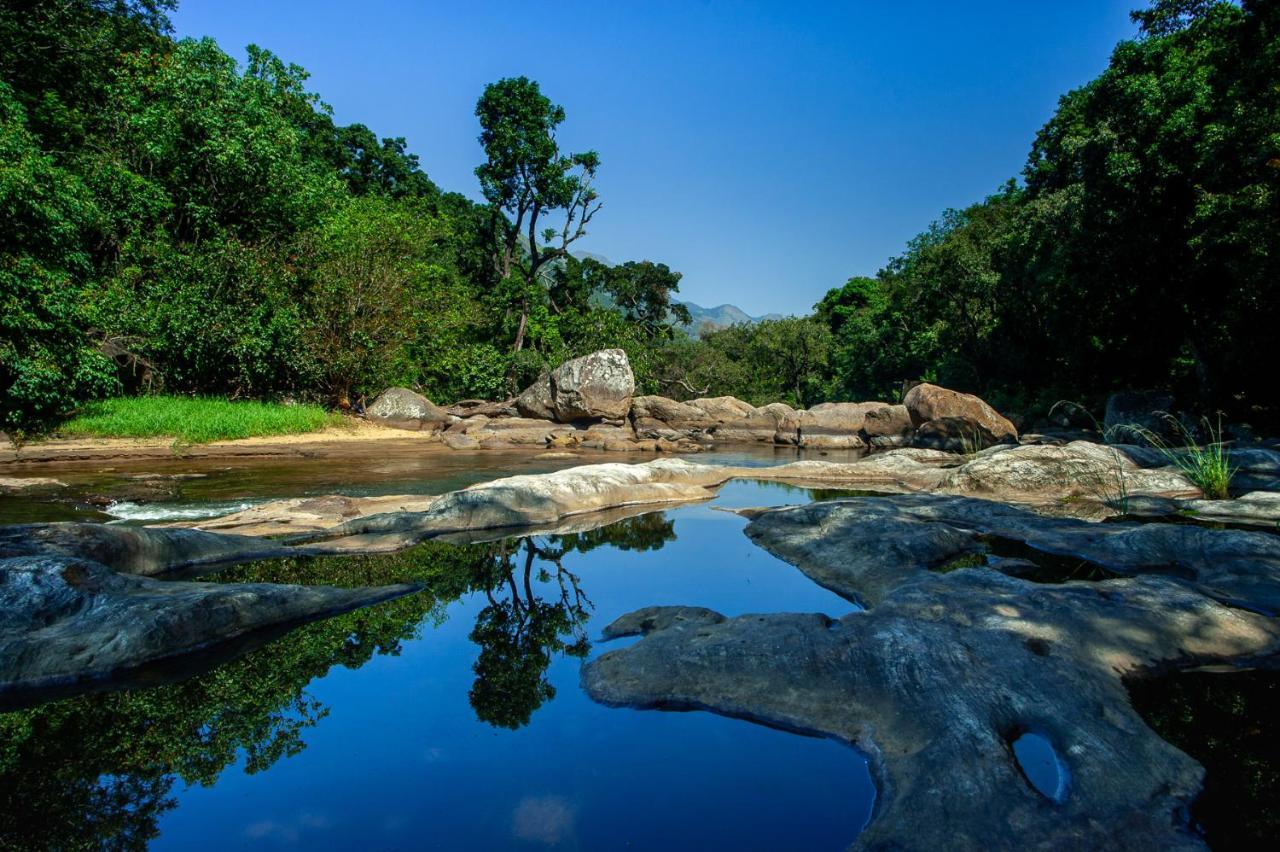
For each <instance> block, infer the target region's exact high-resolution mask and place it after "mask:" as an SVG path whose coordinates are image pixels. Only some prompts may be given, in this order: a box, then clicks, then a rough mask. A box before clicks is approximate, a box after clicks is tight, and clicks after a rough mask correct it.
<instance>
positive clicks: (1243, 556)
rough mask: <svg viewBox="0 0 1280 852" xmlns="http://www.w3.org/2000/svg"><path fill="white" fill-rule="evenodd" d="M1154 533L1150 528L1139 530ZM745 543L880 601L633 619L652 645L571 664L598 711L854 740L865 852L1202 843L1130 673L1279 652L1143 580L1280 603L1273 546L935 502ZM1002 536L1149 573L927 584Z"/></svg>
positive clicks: (826, 518) (771, 516)
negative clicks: (1023, 766) (863, 785)
mask: <svg viewBox="0 0 1280 852" xmlns="http://www.w3.org/2000/svg"><path fill="white" fill-rule="evenodd" d="M1112 526H1116V527H1121V528H1120V529H1117V530H1114V531H1112V530H1109V529H1108V528H1109V527H1112ZM1085 528H1092V529H1090V530H1088V531H1087V532H1084V531H1082V530H1084V529H1085ZM1153 528H1162V529H1163V531H1159V532H1155V533H1148V532H1144V530H1150V529H1153ZM983 530H988V531H989V532H987V533H983V532H982V531H983ZM991 531H994V532H991ZM747 532H748V535H750V536H751V537H752V538H753V540H755V541H756V542H757V543H758V544H761V545H763V546H764V547H766V549H768V550H770V552H772V553H774V554H775V555H777V556H780V557H781V558H783V559H786V560H787V561H790V562H793V563H795V564H797V565H798V566H799V567H800V568H801V570H803V571H804V572H805V573H806V574H808V575H810V576H811V577H814V578H815V579H816V580H818V581H819V582H821V583H823V584H824V585H827V586H828V587H831V588H833V589H835V590H836V591H838V592H839V593H841V594H844V595H845V596H846V597H848V598H850V599H851V600H855V601H859V602H863V603H866V604H869V605H871V607H872V608H871V609H869V610H868V611H865V612H855V613H853V614H850V615H846V616H844V617H843V618H840V619H838V620H837V619H832V618H829V617H827V616H825V615H820V614H813V615H799V614H769V615H744V616H741V617H738V618H725V617H724V616H722V615H720V614H719V613H715V612H712V611H709V610H704V609H697V608H690V607H650V608H646V609H644V610H640V611H637V612H635V613H631V614H629V615H625V616H623V617H622V618H620V619H619V620H618V621H617V622H615V624H614V625H611V626H610V627H608V628H606V630H605V635H606V636H607V637H613V636H625V635H635V634H642V635H643V636H644V638H643V639H642V640H641V641H640V642H638V643H636V644H633V645H631V646H630V647H627V648H623V649H620V650H616V651H611V652H609V653H606V654H603V655H601V656H600V657H598V658H597V659H596V660H594V661H592V662H590V663H588V664H587V665H586V666H585V667H584V669H583V675H582V679H583V686H584V688H585V689H586V690H587V691H588V693H589V694H590V695H591V696H592V697H593V698H595V699H596V700H597V701H601V702H602V703H605V704H610V705H626V706H636V707H642V708H645V707H656V708H665V709H695V708H696V709H706V710H711V711H713V712H716V713H722V714H724V715H728V716H735V717H739V718H745V719H749V720H752V721H757V722H763V723H766V724H769V725H773V726H777V727H781V728H784V729H788V730H795V731H799V732H804V733H812V734H818V735H823V736H829V737H833V738H836V739H839V740H842V741H845V742H849V743H852V744H854V745H856V746H858V747H860V748H861V749H862V750H863V751H864V752H865V753H867V754H868V755H869V756H870V758H871V761H872V766H873V769H874V771H875V774H876V775H877V777H878V779H879V782H880V783H879V795H878V797H877V803H876V814H875V816H874V818H873V820H872V822H871V824H870V825H869V826H868V827H867V829H866V830H865V831H864V832H863V834H862V835H861V836H860V837H859V838H858V840H857V843H856V844H855V845H856V846H858V847H860V848H877V849H879V848H883V849H942V848H945V849H959V850H984V852H985V850H989V849H1045V850H1049V849H1063V848H1073V849H1079V848H1144V849H1145V848H1152V849H1154V848H1160V849H1202V848H1204V847H1203V844H1202V842H1201V841H1200V840H1199V839H1198V838H1197V837H1196V836H1195V835H1194V834H1192V832H1191V831H1190V830H1189V827H1188V825H1187V812H1188V807H1189V804H1190V802H1191V800H1192V799H1193V798H1194V797H1195V796H1196V794H1197V793H1198V791H1199V787H1200V782H1201V778H1202V770H1201V769H1200V767H1199V766H1198V765H1197V764H1196V763H1195V762H1194V761H1193V760H1192V759H1191V758H1189V757H1187V756H1186V755H1185V754H1183V753H1181V752H1179V751H1178V750H1176V749H1174V748H1173V747H1172V746H1170V745H1169V744H1168V743H1166V742H1165V741H1163V740H1162V739H1160V738H1159V737H1158V736H1157V735H1156V734H1155V733H1154V732H1153V731H1151V730H1150V729H1149V728H1148V727H1147V726H1146V725H1145V724H1144V723H1143V721H1142V720H1141V718H1140V717H1139V716H1138V715H1137V713H1135V712H1134V711H1133V709H1132V707H1131V705H1130V704H1129V700H1128V695H1127V692H1126V690H1125V687H1124V683H1123V678H1126V677H1137V676H1141V675H1143V674H1145V673H1148V672H1154V671H1161V670H1165V669H1168V668H1180V667H1193V666H1197V665H1205V664H1222V663H1228V662H1232V661H1238V662H1244V663H1248V662H1250V661H1253V660H1256V659H1259V658H1264V657H1266V658H1274V656H1275V655H1276V654H1277V653H1278V652H1280V624H1277V622H1276V621H1275V620H1274V619H1271V618H1267V617H1264V616H1261V615H1255V614H1253V613H1250V612H1246V611H1244V610H1241V609H1239V608H1236V607H1233V606H1227V605H1224V604H1223V603H1221V602H1219V601H1218V600H1214V599H1213V598H1212V597H1210V596H1207V595H1206V594H1205V593H1204V592H1203V591H1202V590H1201V588H1199V587H1193V586H1191V585H1188V584H1187V583H1186V582H1185V581H1182V580H1178V579H1174V578H1171V577H1166V576H1151V575H1146V572H1147V571H1149V570H1151V567H1152V566H1153V565H1163V564H1174V565H1177V566H1178V567H1179V568H1183V569H1186V570H1189V571H1190V572H1192V573H1193V574H1194V575H1195V576H1196V577H1197V578H1198V579H1199V580H1201V581H1204V582H1217V581H1220V580H1221V579H1222V566H1221V563H1223V562H1224V561H1226V562H1233V563H1234V564H1235V566H1236V568H1238V569H1240V570H1239V571H1237V572H1236V574H1235V575H1234V576H1235V577H1236V579H1242V575H1243V572H1244V570H1245V569H1246V568H1248V570H1249V571H1251V572H1252V573H1253V575H1254V576H1255V578H1258V577H1260V578H1263V579H1262V580H1261V581H1260V582H1259V584H1258V585H1256V586H1255V587H1254V588H1253V589H1252V590H1250V591H1251V592H1252V591H1260V590H1261V591H1265V592H1266V593H1267V594H1270V595H1273V594H1274V591H1275V589H1276V588H1280V561H1277V556H1280V550H1278V549H1277V545H1276V544H1275V543H1274V542H1273V541H1272V539H1271V537H1270V536H1265V535H1261V534H1251V533H1229V532H1221V531H1211V530H1201V529H1196V528H1192V527H1185V526H1183V527H1178V526H1173V525H1147V526H1145V527H1138V526H1136V525H1112V524H1087V523H1084V522H1078V521H1061V520H1059V519H1047V518H1043V517H1040V516H1037V515H1035V514H1033V513H1030V512H1027V511H1025V510H1020V509H1016V508H1013V507H1007V506H1001V505H999V504H995V503H986V502H985V501H980V500H972V499H962V498H946V497H932V496H927V495H906V496H899V497H893V498H862V499H855V500H849V501H842V502H838V503H826V504H813V505H810V506H805V507H797V508H788V509H781V510H771V511H768V510H766V511H759V512H756V513H755V517H754V519H753V520H752V522H751V524H750V525H749V526H748V528H747ZM1004 533H1017V534H1018V535H1024V534H1025V535H1026V537H1025V538H1024V539H1023V540H1026V541H1027V542H1028V543H1029V544H1031V545H1032V546H1033V547H1036V548H1044V547H1046V545H1050V546H1056V544H1061V543H1062V542H1064V541H1073V542H1074V544H1073V545H1072V547H1074V546H1076V545H1078V544H1079V543H1080V542H1082V541H1087V542H1093V543H1094V544H1093V545H1091V546H1092V547H1095V550H1096V552H1094V553H1093V555H1106V556H1108V557H1109V558H1113V559H1114V561H1115V562H1116V563H1117V564H1118V565H1123V566H1125V567H1128V568H1129V569H1130V570H1131V571H1132V573H1135V574H1139V575H1142V576H1135V577H1130V578H1124V579H1116V580H1106V581H1102V582H1097V583H1080V582H1069V583H1065V584H1061V585H1042V584H1034V583H1030V582H1027V581H1025V580H1021V579H1016V578H1014V577H1010V576H1005V575H1002V574H1000V573H998V572H997V571H994V570H990V569H987V568H962V569H959V570H954V571H950V572H949V573H945V574H942V573H935V572H934V571H931V570H929V569H930V568H931V567H935V566H936V565H937V564H938V563H940V562H944V561H946V560H949V559H952V558H954V557H955V556H957V555H963V554H966V553H970V552H980V551H981V550H982V549H984V548H985V547H986V544H985V542H984V539H983V537H982V536H983V535H994V534H1004ZM1037 536H1039V538H1036V537H1037ZM1184 536H1189V537H1184ZM1215 536H1217V538H1215ZM1242 536H1243V537H1242ZM1152 559H1154V560H1156V561H1154V562H1151V561H1147V560H1152ZM1168 560H1174V561H1173V562H1172V563H1170V562H1169V561H1168ZM1025 561H1026V560H1020V559H1000V560H995V561H993V564H999V565H1005V566H1008V567H1009V568H1010V569H1011V570H1016V569H1017V563H1022V562H1025ZM1139 563H1145V564H1139ZM1249 566H1251V567H1249ZM1228 573H1230V572H1228ZM1215 576H1216V577H1217V580H1214V577H1215ZM1248 600H1250V601H1252V602H1255V603H1256V602H1257V599H1256V598H1254V597H1249V598H1248ZM1027 731H1034V732H1036V733H1038V734H1040V735H1041V736H1043V737H1045V738H1047V739H1048V741H1049V742H1050V743H1051V744H1052V747H1053V748H1054V751H1055V752H1056V755H1057V757H1058V758H1059V760H1060V761H1061V762H1062V763H1063V764H1064V765H1065V767H1066V770H1067V772H1068V774H1069V783H1068V784H1067V785H1065V791H1066V792H1065V796H1062V797H1061V798H1060V800H1051V799H1049V798H1046V797H1045V796H1044V795H1041V794H1040V793H1038V792H1037V791H1036V790H1035V789H1033V788H1032V787H1031V785H1030V784H1029V783H1028V782H1027V780H1026V778H1025V777H1024V775H1023V773H1022V772H1021V771H1020V769H1019V767H1018V765H1017V762H1016V759H1015V758H1014V755H1013V753H1012V749H1011V743H1012V742H1013V740H1015V739H1016V738H1017V737H1019V736H1020V735H1021V734H1023V733H1025V732H1027Z"/></svg>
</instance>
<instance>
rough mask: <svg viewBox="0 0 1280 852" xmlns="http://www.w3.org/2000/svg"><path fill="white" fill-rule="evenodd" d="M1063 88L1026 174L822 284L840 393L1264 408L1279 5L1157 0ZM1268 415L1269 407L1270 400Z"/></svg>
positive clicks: (1273, 278)
mask: <svg viewBox="0 0 1280 852" xmlns="http://www.w3.org/2000/svg"><path fill="white" fill-rule="evenodd" d="M1134 18H1135V21H1137V22H1138V23H1139V24H1140V25H1141V26H1142V33H1141V35H1140V36H1139V37H1138V38H1137V39H1135V40H1132V41H1126V42H1123V43H1121V44H1120V45H1119V46H1118V47H1117V48H1116V49H1115V52H1114V53H1113V55H1112V58H1111V62H1110V65H1109V67H1108V68H1107V70H1106V71H1105V72H1104V73H1103V74H1102V75H1101V76H1100V77H1098V78H1097V79H1096V80H1094V81H1093V82H1091V83H1089V84H1088V85H1086V86H1083V87H1082V88H1080V89H1077V90H1075V91H1073V92H1070V93H1069V94H1067V95H1066V96H1064V97H1063V98H1062V100H1061V102H1060V104H1059V107H1058V111H1057V113H1056V114H1055V115H1054V117H1053V118H1052V119H1051V120H1050V121H1049V123H1048V124H1046V125H1045V127H1044V128H1043V129H1042V130H1041V131H1040V133H1039V134H1038V135H1037V137H1036V139H1035V142H1034V145H1033V146H1032V149H1031V154H1030V157H1029V160H1028V163H1027V167H1026V169H1025V171H1024V178H1025V184H1024V185H1023V186H1021V187H1019V186H1015V185H1014V184H1012V183H1011V184H1010V185H1009V186H1007V187H1005V188H1004V189H1003V190H1002V191H1000V192H999V193H997V194H995V195H993V196H991V197H990V198H988V199H986V200H985V201H982V202H979V203H977V204H975V205H973V206H972V207H969V208H967V209H965V210H960V211H949V212H948V213H946V214H945V215H944V216H943V217H942V219H941V220H940V221H939V222H937V223H935V224H934V226H933V227H931V228H930V229H929V230H928V231H926V232H925V233H923V234H921V235H920V236H919V237H917V238H916V239H915V240H913V241H912V243H911V244H910V245H909V246H908V248H907V251H906V252H905V253H904V254H903V255H901V256H900V257H898V258H896V259H895V260H893V261H892V262H891V263H890V264H889V265H888V266H887V267H886V268H885V269H884V270H882V271H881V272H880V273H879V275H878V276H877V277H876V278H874V279H866V278H855V279H853V280H851V281H850V282H849V283H847V284H846V285H845V286H844V287H842V288H839V289H837V290H833V291H831V293H829V294H828V295H827V296H826V297H825V298H824V299H823V301H822V302H821V303H820V304H819V305H818V306H817V317H818V318H819V319H821V320H822V321H824V322H825V323H826V324H827V325H828V326H829V327H830V329H831V331H832V333H833V335H834V338H835V344H834V349H833V355H832V367H833V371H832V378H833V380H834V383H835V386H834V388H833V391H834V392H835V393H836V394H838V395H841V396H847V397H867V396H885V395H890V394H892V393H893V392H894V390H895V388H897V387H898V386H899V382H900V381H901V380H904V379H919V378H931V379H934V380H937V381H941V382H942V383H944V384H948V385H952V386H956V387H961V388H964V389H967V390H973V391H978V392H980V393H983V394H986V395H989V396H991V397H993V398H995V399H998V400H1000V401H1002V403H1003V404H1006V405H1012V406H1015V407H1019V406H1020V407H1024V408H1026V409H1036V408H1043V407H1044V406H1045V405H1046V403H1051V402H1052V401H1053V399H1056V398H1060V397H1063V396H1070V397H1073V398H1077V399H1090V400H1095V401H1096V400H1099V399H1100V398H1101V397H1103V396H1104V395H1105V394H1106V393H1107V392H1109V391H1110V390H1113V389H1116V388H1125V387H1166V388H1168V389H1170V390H1173V391H1174V392H1175V393H1176V394H1177V395H1178V396H1179V397H1181V399H1182V400H1183V401H1184V402H1186V403H1187V404H1190V405H1199V406H1200V407H1201V408H1203V409H1205V410H1213V409H1215V408H1218V409H1223V410H1226V411H1228V412H1229V413H1230V414H1232V415H1234V416H1242V415H1248V416H1266V414H1267V413H1268V412H1264V411H1258V408H1259V407H1260V406H1274V402H1273V400H1272V399H1271V398H1270V397H1271V396H1272V394H1271V392H1270V387H1271V383H1272V382H1273V381H1274V379H1273V377H1272V376H1271V375H1270V372H1271V371H1270V369H1269V366H1268V364H1269V361H1270V359H1269V358H1268V353H1269V350H1270V346H1269V345H1268V344H1269V342H1270V340H1271V339H1272V338H1273V336H1274V330H1275V328H1276V327H1277V320H1280V254H1278V253H1277V252H1276V251H1275V250H1274V249H1275V246H1276V239H1277V237H1276V235H1277V234H1280V6H1278V5H1277V4H1275V3H1269V2H1252V1H1251V0H1245V2H1243V3H1241V4H1239V5H1236V4H1232V3H1225V2H1206V0H1161V2H1157V3H1154V4H1153V5H1152V6H1151V7H1150V8H1149V9H1147V10H1146V11H1143V12H1139V13H1135V15H1134ZM1269 413H1270V414H1271V415H1274V413H1275V412H1274V409H1272V411H1271V412H1269Z"/></svg>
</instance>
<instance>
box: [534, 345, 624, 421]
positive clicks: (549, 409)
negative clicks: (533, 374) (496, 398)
mask: <svg viewBox="0 0 1280 852" xmlns="http://www.w3.org/2000/svg"><path fill="white" fill-rule="evenodd" d="M635 392H636V377H635V374H633V373H632V372H631V362H630V361H628V360H627V353H626V352H623V351H622V350H621V349H602V350H600V351H599V352H592V353H591V354H590V355H584V356H582V357H581V358H574V359H573V360H572V361H565V362H564V363H563V364H561V365H560V366H559V367H556V368H555V369H554V370H552V371H551V372H550V373H544V374H543V375H541V376H539V377H538V380H537V381H536V382H534V383H533V384H531V385H529V387H527V388H525V389H524V391H523V392H522V393H521V394H520V395H519V396H518V397H516V399H515V407H516V410H517V411H519V412H520V415H521V416H522V417H528V418H534V419H538V420H555V421H557V422H560V423H572V422H573V421H575V420H622V419H623V418H625V417H626V416H627V415H628V414H629V413H630V412H631V395H632V394H634V393H635Z"/></svg>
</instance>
